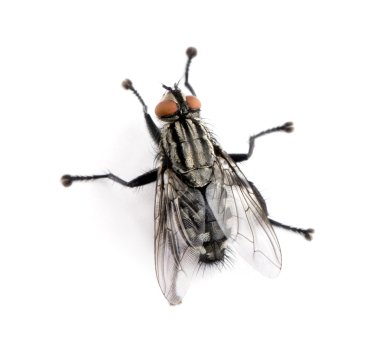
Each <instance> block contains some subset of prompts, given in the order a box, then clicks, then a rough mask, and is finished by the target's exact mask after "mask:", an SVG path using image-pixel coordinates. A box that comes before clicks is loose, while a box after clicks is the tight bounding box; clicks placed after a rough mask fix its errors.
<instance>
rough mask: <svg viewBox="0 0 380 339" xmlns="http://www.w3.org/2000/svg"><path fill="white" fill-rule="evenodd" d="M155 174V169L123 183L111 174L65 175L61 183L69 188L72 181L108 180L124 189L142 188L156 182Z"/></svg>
mask: <svg viewBox="0 0 380 339" xmlns="http://www.w3.org/2000/svg"><path fill="white" fill-rule="evenodd" d="M157 172H158V170H157V169H154V170H151V171H149V172H146V173H144V174H142V175H140V176H138V177H137V178H135V179H132V180H131V181H125V180H123V179H121V178H119V177H118V176H116V175H114V174H112V173H108V174H100V175H88V176H81V175H69V174H66V175H64V176H62V178H61V183H62V185H63V186H65V187H69V186H71V184H72V183H73V182H74V181H91V180H97V179H110V180H112V181H115V182H117V183H118V184H120V185H123V186H126V187H140V186H144V185H147V184H150V183H152V182H154V181H156V180H157Z"/></svg>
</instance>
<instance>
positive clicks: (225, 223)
mask: <svg viewBox="0 0 380 339" xmlns="http://www.w3.org/2000/svg"><path fill="white" fill-rule="evenodd" d="M186 54H187V63H186V68H185V84H184V85H185V87H186V88H187V90H188V91H189V92H190V93H188V94H185V93H184V92H183V91H182V90H181V89H180V88H179V86H178V84H175V85H174V86H173V87H169V86H165V85H163V87H164V89H165V93H164V95H163V97H162V99H161V101H160V102H159V103H158V105H157V106H156V109H155V113H156V116H157V118H158V119H159V120H161V121H162V122H163V126H162V127H158V126H157V125H156V124H155V123H154V121H153V120H152V118H151V116H150V115H149V113H148V108H147V105H146V104H145V102H144V100H143V99H142V97H141V96H140V94H139V93H138V92H137V90H136V89H135V88H134V86H133V84H132V82H131V81H130V80H128V79H127V80H124V81H123V83H122V85H123V87H124V88H125V89H127V90H130V91H132V92H133V93H134V94H135V96H136V97H137V99H138V100H139V101H140V103H141V104H142V107H143V113H144V118H145V122H146V125H147V127H148V130H149V133H150V135H151V137H152V139H153V141H154V142H155V144H156V145H157V148H158V159H159V161H158V167H157V168H155V169H153V170H151V171H149V172H146V173H144V174H142V175H140V176H138V177H137V178H135V179H133V180H131V181H125V180H123V179H121V178H119V177H117V176H116V175H114V174H112V173H107V174H100V175H92V176H73V175H64V176H63V177H62V178H61V181H62V184H63V185H64V186H66V187H68V186H70V185H71V184H72V183H73V182H74V181H89V180H97V179H111V180H113V181H115V182H117V183H119V184H121V185H123V186H126V187H140V186H144V185H147V184H150V183H153V182H156V197H155V208H154V219H155V220H154V223H155V236H154V253H155V267H156V275H157V279H158V283H159V285H160V287H161V290H162V293H163V294H164V296H165V298H166V299H167V300H168V302H169V303H170V304H171V305H176V304H179V303H181V301H182V299H183V297H184V294H185V292H186V291H187V289H188V285H189V282H190V279H191V277H192V276H193V274H194V272H195V271H197V269H199V267H200V266H202V265H220V264H223V263H224V262H226V261H227V260H228V256H227V254H228V251H230V250H231V248H233V249H234V250H235V251H236V252H237V253H238V254H239V255H240V256H242V257H243V258H244V259H245V260H246V261H247V262H248V263H250V264H251V265H252V266H253V267H254V268H256V269H257V270H258V271H260V272H261V273H263V274H264V275H266V276H269V277H274V276H277V275H278V274H279V272H280V270H281V266H282V257H281V249H280V245H279V242H278V240H277V237H276V234H275V232H274V229H273V227H279V228H283V229H286V230H289V231H292V232H295V233H299V234H301V235H303V236H304V237H305V238H306V239H307V240H311V239H312V233H313V232H314V230H313V229H302V228H297V227H292V226H287V225H284V224H282V223H280V222H278V221H275V220H273V219H271V218H270V217H269V214H268V210H267V206H266V203H265V201H264V199H263V197H262V196H261V194H260V192H259V191H258V189H257V188H256V187H255V185H254V184H253V183H252V182H251V181H249V180H248V179H247V178H246V177H245V176H244V174H243V173H242V172H241V170H240V168H239V167H238V166H237V163H239V162H242V161H245V160H248V159H249V158H250V157H251V155H252V152H253V149H254V145H255V140H256V139H257V138H259V137H261V136H264V135H267V134H270V133H274V132H280V131H283V132H288V133H289V132H292V131H293V124H292V123H291V122H287V123H285V124H283V125H281V126H278V127H275V128H271V129H268V130H266V131H263V132H261V133H258V134H255V135H253V136H251V137H250V138H249V148H248V152H247V153H231V154H229V153H227V152H225V151H224V150H223V149H222V148H221V147H220V145H219V143H218V142H217V141H216V140H215V138H214V137H213V135H212V134H211V133H210V131H209V129H208V128H207V127H206V125H205V124H204V123H203V121H202V119H201V117H200V111H201V102H200V100H199V99H198V97H197V96H196V94H195V91H194V89H193V87H192V86H191V85H190V83H189V69H190V64H191V61H192V59H193V58H194V57H195V56H196V55H197V50H196V49H195V48H194V47H190V48H188V49H187V50H186Z"/></svg>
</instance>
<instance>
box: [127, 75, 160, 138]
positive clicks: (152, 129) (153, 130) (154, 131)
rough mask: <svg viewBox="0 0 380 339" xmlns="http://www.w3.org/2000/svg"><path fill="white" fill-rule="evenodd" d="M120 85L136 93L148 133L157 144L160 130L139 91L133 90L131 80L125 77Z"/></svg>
mask: <svg viewBox="0 0 380 339" xmlns="http://www.w3.org/2000/svg"><path fill="white" fill-rule="evenodd" d="M122 86H123V87H124V88H125V89H127V90H128V89H129V90H131V91H132V92H133V94H134V95H136V97H137V99H139V101H140V103H141V104H142V106H143V112H144V117H145V122H146V125H147V127H148V130H149V133H150V135H151V137H152V139H153V140H154V142H155V143H156V144H157V145H158V144H159V143H160V138H161V132H160V129H159V128H158V127H157V126H156V124H155V123H154V121H153V119H152V117H151V116H150V115H149V113H148V106H147V105H146V104H145V102H144V100H143V99H142V97H141V95H140V94H139V92H137V91H136V90H135V88H134V87H133V85H132V81H131V80H129V79H125V80H124V81H123V83H122Z"/></svg>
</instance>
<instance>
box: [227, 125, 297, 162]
mask: <svg viewBox="0 0 380 339" xmlns="http://www.w3.org/2000/svg"><path fill="white" fill-rule="evenodd" d="M293 129H294V127H293V123H292V122H286V123H285V124H283V125H281V126H277V127H274V128H270V129H267V130H265V131H263V132H260V133H258V134H255V135H252V136H251V137H250V138H249V148H248V153H232V154H229V156H230V157H231V158H232V160H234V161H235V162H241V161H246V160H248V159H249V158H250V157H251V156H252V153H253V149H254V148H255V139H257V138H259V137H261V136H263V135H267V134H270V133H273V132H281V131H283V132H287V133H290V132H293Z"/></svg>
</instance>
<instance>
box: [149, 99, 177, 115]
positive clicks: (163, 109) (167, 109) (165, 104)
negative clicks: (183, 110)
mask: <svg viewBox="0 0 380 339" xmlns="http://www.w3.org/2000/svg"><path fill="white" fill-rule="evenodd" d="M177 111H178V106H177V104H176V103H175V102H174V101H173V100H164V101H161V102H160V103H159V104H158V105H157V106H156V109H155V113H156V115H157V117H158V118H165V117H169V116H171V115H174V114H175V113H176V112H177Z"/></svg>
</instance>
